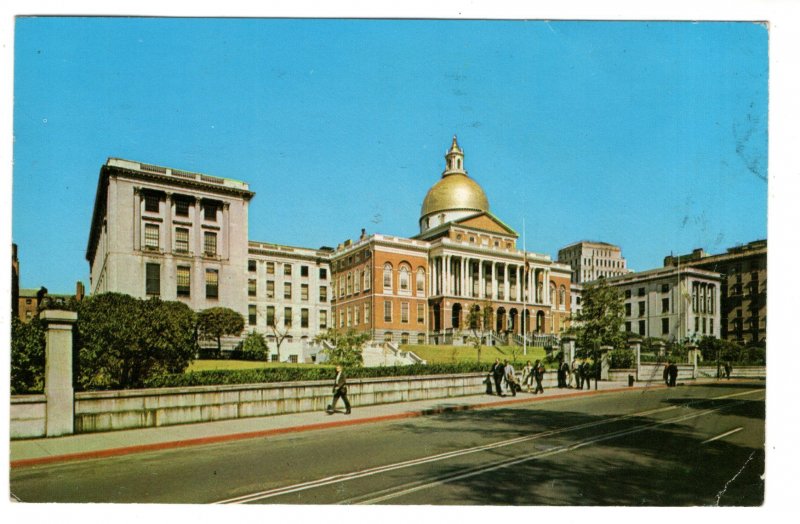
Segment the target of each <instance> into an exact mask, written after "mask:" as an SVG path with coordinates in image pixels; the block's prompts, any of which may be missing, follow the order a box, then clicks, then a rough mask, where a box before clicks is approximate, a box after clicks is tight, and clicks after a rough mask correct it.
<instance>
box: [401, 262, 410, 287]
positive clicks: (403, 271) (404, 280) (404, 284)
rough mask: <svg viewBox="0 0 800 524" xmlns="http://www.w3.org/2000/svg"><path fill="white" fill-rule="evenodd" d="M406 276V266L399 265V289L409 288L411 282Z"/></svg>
mask: <svg viewBox="0 0 800 524" xmlns="http://www.w3.org/2000/svg"><path fill="white" fill-rule="evenodd" d="M409 280H410V279H409V276H408V268H407V267H401V268H400V291H410V290H411V287H410V286H411V283H410V282H409Z"/></svg>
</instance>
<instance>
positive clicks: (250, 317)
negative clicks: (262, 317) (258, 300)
mask: <svg viewBox="0 0 800 524" xmlns="http://www.w3.org/2000/svg"><path fill="white" fill-rule="evenodd" d="M247 323H248V324H250V325H251V326H255V325H256V306H255V304H250V305H248V306H247Z"/></svg>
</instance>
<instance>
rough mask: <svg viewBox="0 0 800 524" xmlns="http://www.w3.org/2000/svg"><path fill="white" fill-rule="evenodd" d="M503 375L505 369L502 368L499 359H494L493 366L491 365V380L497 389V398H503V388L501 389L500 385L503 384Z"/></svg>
mask: <svg viewBox="0 0 800 524" xmlns="http://www.w3.org/2000/svg"><path fill="white" fill-rule="evenodd" d="M503 375H505V369H504V368H503V364H502V363H501V362H500V359H499V358H496V359H494V364H493V365H492V378H493V379H494V386H495V388H496V389H497V396H498V397H502V396H503V388H502V387H501V383H502V382H503Z"/></svg>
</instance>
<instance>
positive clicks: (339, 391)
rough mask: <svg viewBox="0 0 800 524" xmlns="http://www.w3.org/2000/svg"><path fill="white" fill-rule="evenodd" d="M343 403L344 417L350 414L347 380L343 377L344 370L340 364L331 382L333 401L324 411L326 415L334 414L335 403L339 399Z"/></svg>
mask: <svg viewBox="0 0 800 524" xmlns="http://www.w3.org/2000/svg"><path fill="white" fill-rule="evenodd" d="M340 398H341V399H342V400H343V401H344V408H345V412H344V414H345V415H349V414H350V401H349V400H347V378H346V377H345V375H344V370H343V369H342V365H341V364H337V365H336V379H334V381H333V401H332V402H331V403H330V404H329V405H328V409H327V410H326V411H327V413H328V415H333V414H334V413H335V412H336V402H338V401H339V399H340Z"/></svg>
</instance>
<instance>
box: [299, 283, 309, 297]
mask: <svg viewBox="0 0 800 524" xmlns="http://www.w3.org/2000/svg"><path fill="white" fill-rule="evenodd" d="M300 300H308V284H300Z"/></svg>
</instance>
